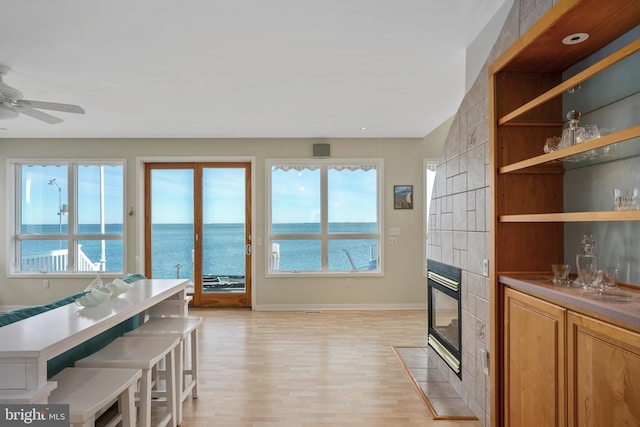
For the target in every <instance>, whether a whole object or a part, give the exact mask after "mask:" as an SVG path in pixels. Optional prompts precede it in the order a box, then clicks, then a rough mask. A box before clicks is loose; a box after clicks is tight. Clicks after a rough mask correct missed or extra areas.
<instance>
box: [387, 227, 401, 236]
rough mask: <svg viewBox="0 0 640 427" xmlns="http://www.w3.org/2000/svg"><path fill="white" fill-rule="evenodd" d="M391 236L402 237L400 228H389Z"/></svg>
mask: <svg viewBox="0 0 640 427" xmlns="http://www.w3.org/2000/svg"><path fill="white" fill-rule="evenodd" d="M389 235H390V236H399V235H400V227H389Z"/></svg>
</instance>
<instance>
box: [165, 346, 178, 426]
mask: <svg viewBox="0 0 640 427" xmlns="http://www.w3.org/2000/svg"><path fill="white" fill-rule="evenodd" d="M166 377H167V378H166V383H167V411H169V412H170V413H171V425H172V426H173V427H176V426H177V425H178V415H177V413H176V396H177V393H176V380H175V377H176V361H175V348H173V349H171V351H170V352H169V353H167V369H166Z"/></svg>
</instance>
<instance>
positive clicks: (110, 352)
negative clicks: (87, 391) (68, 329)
mask: <svg viewBox="0 0 640 427" xmlns="http://www.w3.org/2000/svg"><path fill="white" fill-rule="evenodd" d="M179 342H180V339H179V338H177V337H173V336H136V337H133V336H132V337H120V338H116V339H115V340H114V341H112V342H111V343H110V344H109V345H107V346H106V347H104V348H102V349H101V350H99V351H97V352H95V353H93V354H92V355H90V356H87V357H85V358H84V359H80V360H78V361H77V362H76V366H77V367H90V368H134V369H140V370H141V371H142V377H141V380H140V389H139V396H140V399H139V406H140V417H139V425H140V426H141V427H150V426H151V405H152V386H153V381H152V370H153V368H154V367H155V366H156V365H158V364H159V363H160V362H162V361H163V360H164V361H166V366H167V374H166V393H165V396H164V397H165V400H164V402H163V403H164V404H165V406H166V414H165V415H164V417H162V418H161V419H160V421H159V422H158V425H159V426H166V425H168V424H169V422H171V425H172V426H173V427H175V426H176V425H177V420H178V417H177V414H176V397H177V395H178V394H177V391H176V385H175V369H176V368H175V358H174V350H175V349H176V348H177V347H178V344H179ZM154 403H162V402H160V401H159V400H154Z"/></svg>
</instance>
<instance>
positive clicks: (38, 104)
mask: <svg viewBox="0 0 640 427" xmlns="http://www.w3.org/2000/svg"><path fill="white" fill-rule="evenodd" d="M16 104H17V105H22V106H25V107H31V108H41V109H43V110H53V111H62V112H64V113H76V114H84V108H82V107H80V106H79V105H73V104H60V103H57V102H44V101H32V100H29V99H21V100H19V101H17V102H16Z"/></svg>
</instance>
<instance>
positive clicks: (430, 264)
mask: <svg viewBox="0 0 640 427" xmlns="http://www.w3.org/2000/svg"><path fill="white" fill-rule="evenodd" d="M461 277H462V271H461V270H460V269H459V268H457V267H453V266H451V265H447V264H442V263H440V262H437V261H433V260H427V295H428V316H427V317H428V326H429V329H428V331H429V336H428V343H429V347H431V348H432V349H433V350H434V351H435V352H436V353H437V354H438V355H439V356H440V357H441V358H442V359H443V360H444V361H445V362H446V363H447V365H449V367H450V368H451V369H452V370H453V372H455V374H456V375H457V376H458V378H462V367H461V364H462V357H461V349H462V332H461V314H462V307H461V301H460V294H461V292H460V287H461Z"/></svg>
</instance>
